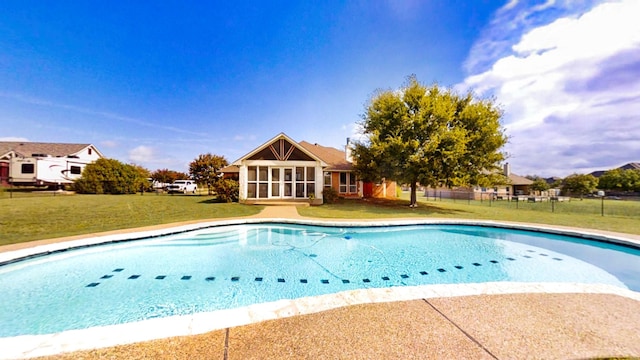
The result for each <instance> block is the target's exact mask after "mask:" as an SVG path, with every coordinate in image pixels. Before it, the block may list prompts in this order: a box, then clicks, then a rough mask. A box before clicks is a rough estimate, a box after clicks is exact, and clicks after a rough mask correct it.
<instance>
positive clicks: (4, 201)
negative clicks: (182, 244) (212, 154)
mask: <svg viewBox="0 0 640 360" xmlns="http://www.w3.org/2000/svg"><path fill="white" fill-rule="evenodd" d="M260 210H262V207H260V206H244V205H240V204H237V203H234V204H221V203H216V202H215V201H214V200H213V198H212V197H209V196H197V195H181V194H180V195H155V194H145V195H144V196H141V195H140V194H138V195H57V196H52V195H51V196H44V195H42V194H41V195H40V196H30V197H27V196H21V197H14V198H7V197H2V198H0V234H1V237H0V245H6V244H12V243H18V242H25V241H31V240H38V239H47V238H55V237H61V236H70V235H79V234H88V233H94V232H101V231H109V230H117V229H126V228H135V227H141V226H148V225H158V224H166V223H173V222H178V221H187V220H200V219H212V218H228V217H238V216H248V215H253V214H257V213H258V212H260Z"/></svg>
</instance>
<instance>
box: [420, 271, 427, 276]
mask: <svg viewBox="0 0 640 360" xmlns="http://www.w3.org/2000/svg"><path fill="white" fill-rule="evenodd" d="M420 275H429V273H428V272H426V271H420Z"/></svg>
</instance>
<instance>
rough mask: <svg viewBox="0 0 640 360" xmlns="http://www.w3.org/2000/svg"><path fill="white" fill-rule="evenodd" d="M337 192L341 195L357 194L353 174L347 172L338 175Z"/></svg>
mask: <svg viewBox="0 0 640 360" xmlns="http://www.w3.org/2000/svg"><path fill="white" fill-rule="evenodd" d="M339 192H340V193H342V194H345V193H356V192H358V185H357V183H356V176H355V175H354V174H352V173H347V172H341V173H340V188H339Z"/></svg>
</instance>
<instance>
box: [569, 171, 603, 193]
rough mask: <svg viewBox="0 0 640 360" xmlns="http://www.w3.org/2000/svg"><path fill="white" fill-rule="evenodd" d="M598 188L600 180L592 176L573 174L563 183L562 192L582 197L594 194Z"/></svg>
mask: <svg viewBox="0 0 640 360" xmlns="http://www.w3.org/2000/svg"><path fill="white" fill-rule="evenodd" d="M597 186H598V179H597V178H596V177H595V176H593V175H591V174H587V175H585V174H573V175H569V176H567V177H566V178H564V180H563V181H562V190H563V191H564V192H565V193H568V194H575V195H580V198H582V196H584V195H586V194H590V193H592V192H593V191H594V190H595V189H596V187H597Z"/></svg>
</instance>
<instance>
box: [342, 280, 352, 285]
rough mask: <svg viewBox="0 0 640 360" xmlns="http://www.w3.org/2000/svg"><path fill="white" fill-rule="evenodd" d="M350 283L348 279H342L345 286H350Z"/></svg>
mask: <svg viewBox="0 0 640 360" xmlns="http://www.w3.org/2000/svg"><path fill="white" fill-rule="evenodd" d="M350 282H351V281H349V280H347V279H342V283H343V284H348V283H350Z"/></svg>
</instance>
